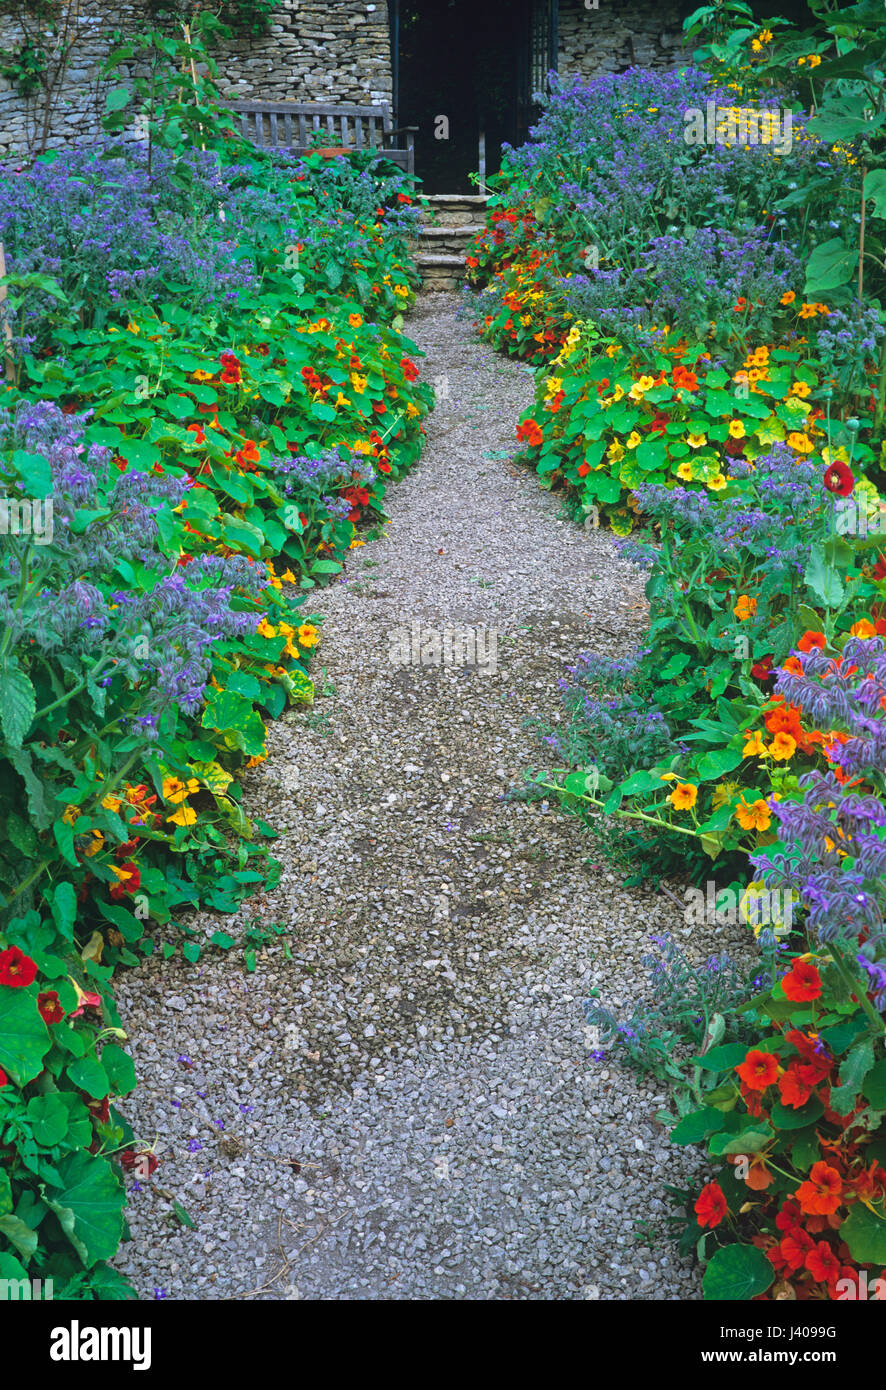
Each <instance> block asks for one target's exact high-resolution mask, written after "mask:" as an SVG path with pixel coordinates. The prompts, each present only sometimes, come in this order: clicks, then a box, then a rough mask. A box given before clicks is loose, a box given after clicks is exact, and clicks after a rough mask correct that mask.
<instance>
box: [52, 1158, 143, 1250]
mask: <svg viewBox="0 0 886 1390" xmlns="http://www.w3.org/2000/svg"><path fill="white" fill-rule="evenodd" d="M57 1168H58V1172H59V1175H60V1177H61V1179H62V1184H63V1185H62V1188H61V1189H60V1190H56V1189H48V1190H47V1193H46V1198H45V1200H46V1203H47V1205H48V1206H49V1207H51V1208H52V1210H53V1211H54V1212H55V1214H56V1216H57V1217H58V1219H59V1222H60V1224H61V1227H62V1230H63V1231H64V1232H65V1235H66V1236H67V1237H68V1239H69V1240H70V1242H71V1244H72V1245H73V1246H74V1249H75V1250H76V1251H77V1254H78V1255H79V1256H80V1258H81V1260H82V1261H83V1263H84V1265H87V1266H88V1265H91V1264H95V1262H96V1260H109V1259H110V1258H111V1256H112V1255H114V1254H115V1253H116V1250H117V1246H118V1245H119V1243H120V1238H121V1236H122V1234H123V1203H124V1200H125V1197H124V1192H123V1185H122V1183H121V1182H120V1179H119V1178H118V1177H117V1176H116V1175H115V1173H114V1170H113V1169H112V1167H111V1165H110V1163H109V1162H108V1161H107V1159H105V1158H101V1157H99V1156H97V1155H93V1154H88V1153H85V1152H84V1151H83V1150H80V1151H78V1152H77V1153H73V1154H67V1155H65V1156H64V1157H63V1158H62V1159H61V1160H60V1161H59V1163H58V1164H57Z"/></svg>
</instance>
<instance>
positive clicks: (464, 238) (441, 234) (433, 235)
mask: <svg viewBox="0 0 886 1390" xmlns="http://www.w3.org/2000/svg"><path fill="white" fill-rule="evenodd" d="M482 230H483V228H482V226H479V225H478V226H476V227H422V228H421V230H420V232H419V235H418V237H417V239H416V241H415V242H414V243H413V248H414V250H415V251H417V252H419V251H422V250H427V251H445V252H448V253H449V254H451V255H454V256H461V258H462V260H464V258H465V256H466V255H467V254H468V251H469V248H470V246H471V245H472V243H473V241H474V238H475V237H476V236H477V234H478V233H479V232H482Z"/></svg>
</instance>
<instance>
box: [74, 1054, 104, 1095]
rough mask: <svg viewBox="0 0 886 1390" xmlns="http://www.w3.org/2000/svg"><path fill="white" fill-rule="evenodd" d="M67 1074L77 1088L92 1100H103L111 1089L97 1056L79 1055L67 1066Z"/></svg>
mask: <svg viewBox="0 0 886 1390" xmlns="http://www.w3.org/2000/svg"><path fill="white" fill-rule="evenodd" d="M68 1076H69V1077H70V1079H71V1080H72V1081H73V1083H74V1085H75V1086H76V1087H78V1089H79V1090H81V1091H85V1092H86V1094H87V1095H88V1096H92V1098H93V1100H104V1098H105V1096H106V1095H107V1094H108V1092H109V1091H110V1089H111V1086H110V1082H109V1081H108V1076H107V1073H106V1071H105V1069H104V1067H103V1066H102V1064H101V1062H100V1061H99V1060H98V1058H97V1057H94V1056H89V1057H81V1058H80V1059H79V1061H76V1062H72V1063H71V1065H70V1066H69V1067H68Z"/></svg>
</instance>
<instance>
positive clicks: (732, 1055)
mask: <svg viewBox="0 0 886 1390" xmlns="http://www.w3.org/2000/svg"><path fill="white" fill-rule="evenodd" d="M747 1052H748V1049H747V1047H746V1046H745V1044H744V1043H721V1044H720V1045H719V1047H712V1048H711V1049H710V1051H709V1052H705V1053H704V1055H703V1056H701V1057H693V1058H692V1059H691V1060H692V1062H693V1063H694V1064H695V1066H697V1067H701V1068H702V1069H703V1070H704V1071H731V1070H732V1069H733V1067H737V1066H738V1065H739V1064H740V1063H741V1062H743V1061H744V1059H745V1057H746V1056H747Z"/></svg>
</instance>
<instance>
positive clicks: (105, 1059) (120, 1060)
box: [100, 1043, 136, 1096]
mask: <svg viewBox="0 0 886 1390" xmlns="http://www.w3.org/2000/svg"><path fill="white" fill-rule="evenodd" d="M100 1060H101V1064H102V1067H103V1068H104V1071H105V1075H106V1076H107V1078H108V1081H109V1083H110V1087H111V1090H112V1091H113V1093H114V1095H115V1096H125V1095H128V1094H129V1092H130V1091H134V1090H135V1079H136V1078H135V1064H134V1063H133V1060H132V1058H131V1057H130V1056H129V1053H128V1052H124V1051H123V1048H122V1047H118V1046H117V1044H116V1043H106V1044H105V1046H104V1047H103V1048H102V1055H101V1058H100Z"/></svg>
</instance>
